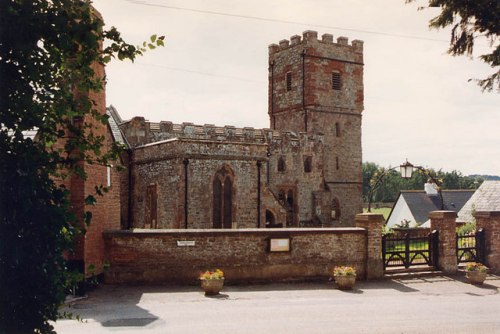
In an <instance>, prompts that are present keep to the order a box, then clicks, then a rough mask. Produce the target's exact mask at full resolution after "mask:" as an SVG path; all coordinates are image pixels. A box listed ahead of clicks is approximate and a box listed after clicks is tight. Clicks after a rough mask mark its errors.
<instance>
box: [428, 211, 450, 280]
mask: <svg viewBox="0 0 500 334" xmlns="http://www.w3.org/2000/svg"><path fill="white" fill-rule="evenodd" d="M429 218H430V220H431V231H434V230H438V231H439V247H438V249H439V250H438V251H439V258H438V269H440V270H442V271H443V272H444V273H446V274H454V273H456V272H457V231H456V228H457V223H456V219H457V213H456V212H455V211H432V212H430V213H429Z"/></svg>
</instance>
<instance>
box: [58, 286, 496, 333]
mask: <svg viewBox="0 0 500 334" xmlns="http://www.w3.org/2000/svg"><path fill="white" fill-rule="evenodd" d="M499 291H500V277H498V276H489V277H488V279H487V280H486V282H485V285H483V286H472V285H469V284H467V283H465V282H464V281H463V279H462V277H461V276H457V277H445V276H438V277H430V278H417V279H398V280H394V279H393V280H381V281H370V282H358V283H357V285H356V289H355V290H353V291H350V292H346V291H340V290H337V289H335V288H334V284H333V283H327V282H324V283H300V284H297V283H293V284H268V285H249V286H241V285H239V286H226V287H225V288H224V290H223V291H222V294H221V295H220V296H218V297H210V298H209V297H205V296H204V295H203V293H202V292H201V290H200V289H199V288H198V287H143V286H140V287H138V286H137V287H123V286H102V287H100V288H99V289H97V290H95V291H94V292H92V293H91V294H90V296H89V298H87V299H84V300H80V301H77V302H75V303H73V304H72V305H71V307H70V308H69V309H68V310H69V311H71V312H73V313H75V314H79V315H80V316H81V317H83V318H84V319H85V321H84V322H77V321H74V320H60V321H58V322H57V324H56V330H57V332H58V333H59V334H99V333H218V334H223V333H252V334H255V333H308V334H309V333H384V334H386V333H500V295H499Z"/></svg>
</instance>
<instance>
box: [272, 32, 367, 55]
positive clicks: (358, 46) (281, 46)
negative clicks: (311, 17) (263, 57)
mask: <svg viewBox="0 0 500 334" xmlns="http://www.w3.org/2000/svg"><path fill="white" fill-rule="evenodd" d="M315 44H331V45H337V46H342V47H349V48H352V51H353V52H355V53H363V41H360V40H353V41H352V42H351V44H350V45H349V39H348V38H347V37H344V36H339V37H338V38H337V42H336V43H335V42H334V40H333V35H332V34H323V35H322V36H321V39H318V32H316V31H313V30H306V31H304V32H303V33H302V37H301V36H299V35H293V36H291V37H290V40H287V39H283V40H281V41H279V43H278V44H271V45H269V55H273V54H275V53H278V52H280V51H282V50H287V49H289V48H291V47H295V46H297V45H303V46H312V45H315Z"/></svg>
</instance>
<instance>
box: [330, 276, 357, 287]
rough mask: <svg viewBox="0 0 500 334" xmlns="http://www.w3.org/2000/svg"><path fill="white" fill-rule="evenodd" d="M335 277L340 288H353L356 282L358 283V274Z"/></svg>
mask: <svg viewBox="0 0 500 334" xmlns="http://www.w3.org/2000/svg"><path fill="white" fill-rule="evenodd" d="M334 279H335V283H337V286H338V288H339V289H340V290H352V288H353V287H354V283H356V276H354V275H348V276H347V275H343V276H334Z"/></svg>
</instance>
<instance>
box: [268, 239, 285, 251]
mask: <svg viewBox="0 0 500 334" xmlns="http://www.w3.org/2000/svg"><path fill="white" fill-rule="evenodd" d="M269 251H270V252H289V251H290V238H269Z"/></svg>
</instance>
